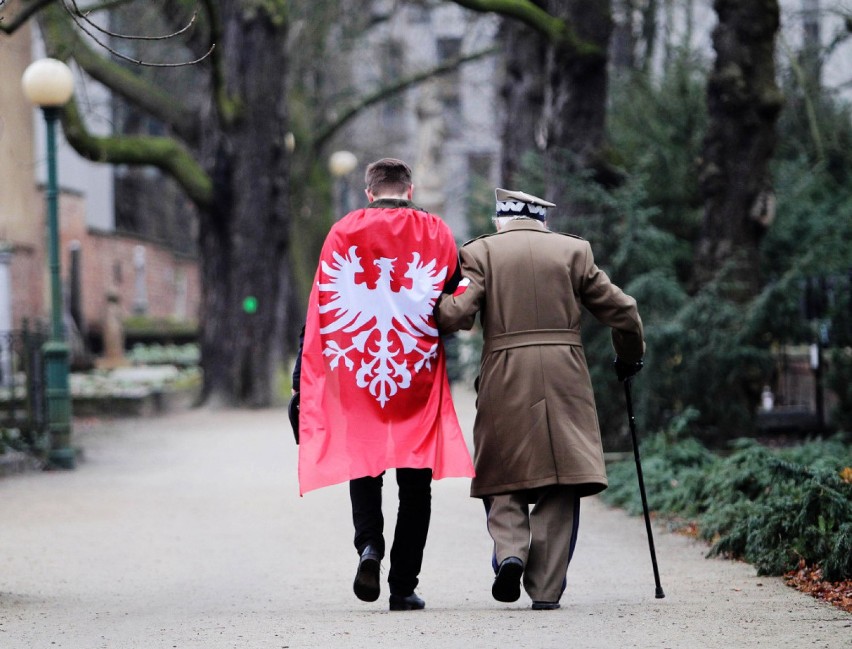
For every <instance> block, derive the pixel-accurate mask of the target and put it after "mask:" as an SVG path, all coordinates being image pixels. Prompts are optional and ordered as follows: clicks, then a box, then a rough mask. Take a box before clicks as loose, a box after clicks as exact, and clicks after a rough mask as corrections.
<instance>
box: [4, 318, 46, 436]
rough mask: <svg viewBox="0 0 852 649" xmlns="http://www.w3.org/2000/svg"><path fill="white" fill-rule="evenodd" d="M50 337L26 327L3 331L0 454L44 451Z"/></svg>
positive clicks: (40, 331) (38, 329) (40, 330)
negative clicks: (46, 349) (7, 449)
mask: <svg viewBox="0 0 852 649" xmlns="http://www.w3.org/2000/svg"><path fill="white" fill-rule="evenodd" d="M46 340H47V333H46V332H45V331H44V330H43V329H40V328H37V329H33V328H30V327H28V326H27V325H26V324H25V326H24V328H23V329H20V330H15V331H0V432H2V437H0V450H2V448H3V447H4V446H7V445H8V446H12V447H14V448H16V449H17V450H23V451H30V452H35V451H40V450H44V444H45V440H46V439H47V399H46V390H45V375H44V357H43V354H42V348H43V346H44V343H45V341H46Z"/></svg>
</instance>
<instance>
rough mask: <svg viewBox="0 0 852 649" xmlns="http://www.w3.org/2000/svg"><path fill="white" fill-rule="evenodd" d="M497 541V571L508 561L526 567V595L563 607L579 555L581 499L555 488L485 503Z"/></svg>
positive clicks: (565, 488)
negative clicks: (576, 551)
mask: <svg viewBox="0 0 852 649" xmlns="http://www.w3.org/2000/svg"><path fill="white" fill-rule="evenodd" d="M484 502H485V509H486V512H487V517H488V533H489V534H490V535H491V538H492V539H494V556H493V557H492V560H493V563H494V567H495V571H496V569H497V566H499V565H500V563H501V562H502V561H503V560H504V559H507V558H508V557H518V558H519V559H520V560H521V561H523V562H524V576H523V584H524V590H526V592H527V594H528V595H529V596H530V598H531V599H532V600H533V601H539V602H558V601H559V599H560V597H562V593H563V591H564V590H565V573H566V572H567V571H568V564H569V563H570V561H571V556H572V555H573V553H574V545H575V543H576V541H577V527H578V525H579V521H580V498H579V496H578V495H577V490H576V489H575V488H574V487H572V486H570V485H551V486H547V487H539V488H537V489H528V490H524V491H518V492H514V493H508V494H501V495H498V496H488V497H486V498H485V499H484Z"/></svg>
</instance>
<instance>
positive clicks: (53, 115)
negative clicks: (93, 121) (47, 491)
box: [21, 59, 76, 469]
mask: <svg viewBox="0 0 852 649" xmlns="http://www.w3.org/2000/svg"><path fill="white" fill-rule="evenodd" d="M21 84H22V86H23V89H24V94H25V95H26V96H27V99H29V100H30V101H31V102H32V103H33V104H35V105H36V106H39V107H40V108H41V109H42V113H43V114H44V121H45V126H46V129H47V191H46V192H45V195H46V198H47V239H48V242H47V250H48V264H49V269H50V323H51V324H50V339H49V340H48V341H47V342H46V343H45V345H44V364H45V374H46V375H47V418H48V426H49V430H50V451H49V452H48V462H49V463H50V465H51V466H53V467H56V468H61V469H73V468H74V465H75V464H76V456H75V452H74V449H73V448H72V447H71V393H70V389H69V384H68V373H69V371H68V365H69V364H68V345H67V344H66V343H65V334H64V328H63V324H62V282H61V276H60V268H59V216H58V185H57V179H56V120H57V119H58V118H59V111H60V110H61V108H62V106H64V105H65V104H66V103H67V102H68V100H69V99H70V98H71V94H72V93H73V92H74V78H73V76H72V74H71V70H70V69H69V68H68V66H67V65H65V63H63V62H62V61H58V60H56V59H40V60H38V61H35V62H33V63H32V64H30V65H29V67H27V69H26V70H25V71H24V75H23V77H22V78H21Z"/></svg>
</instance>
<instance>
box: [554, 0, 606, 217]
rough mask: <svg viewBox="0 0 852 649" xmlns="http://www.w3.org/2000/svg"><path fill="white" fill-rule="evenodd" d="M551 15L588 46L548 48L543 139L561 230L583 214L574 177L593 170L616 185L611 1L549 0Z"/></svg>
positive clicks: (604, 180) (599, 177)
mask: <svg viewBox="0 0 852 649" xmlns="http://www.w3.org/2000/svg"><path fill="white" fill-rule="evenodd" d="M548 9H549V12H550V13H551V14H552V15H554V16H556V17H558V18H562V19H564V20H566V21H567V22H568V23H569V24H571V25H573V26H574V28H575V30H576V32H577V36H578V37H579V38H580V39H581V40H582V42H583V45H584V46H583V49H582V50H581V51H578V49H577V48H575V47H573V46H572V44H571V43H570V42H561V43H558V44H554V45H551V46H550V47H549V49H548V56H547V66H546V70H545V75H546V76H545V78H546V79H547V81H548V83H547V84H546V86H545V96H544V100H545V101H544V118H543V124H542V139H543V141H544V144H545V150H546V151H547V158H548V174H547V178H546V189H545V194H546V196H545V197H546V198H547V199H548V200H552V201H553V202H554V203H556V204H557V205H559V206H560V209H559V210H558V214H559V215H561V218H559V219H557V220H556V222H555V223H553V226H554V228H556V229H568V228H566V225H567V224H566V223H565V222H564V221H565V218H566V217H567V218H568V219H570V217H571V216H572V215H574V214H576V213H577V211H579V210H582V209H583V208H582V206H581V205H579V204H576V203H573V202H572V199H571V192H570V191H569V180H570V179H569V178H568V175H569V174H571V173H574V172H577V171H580V170H590V171H592V172H593V174H594V176H595V178H596V179H597V180H599V181H601V182H603V183H609V182H610V181H611V180H613V179H612V178H611V176H610V171H609V169H608V166H607V165H606V164H605V162H604V159H603V153H602V151H603V145H604V127H605V121H606V100H607V83H608V75H607V58H608V48H609V39H610V35H611V34H612V9H611V2H610V0H600V1H598V2H584V1H582V0H570V1H568V2H559V1H557V0H549V2H548Z"/></svg>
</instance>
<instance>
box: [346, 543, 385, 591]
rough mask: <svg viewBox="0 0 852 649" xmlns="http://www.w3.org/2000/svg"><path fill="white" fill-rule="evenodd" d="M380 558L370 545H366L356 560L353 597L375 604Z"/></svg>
mask: <svg viewBox="0 0 852 649" xmlns="http://www.w3.org/2000/svg"><path fill="white" fill-rule="evenodd" d="M381 559H382V558H381V557H380V556H379V553H378V552H376V549H375V548H374V547H373V546H372V545H368V546H367V547H366V548H364V551H363V552H362V553H361V558H360V559H359V560H358V572H356V573H355V583H353V584H352V590H354V591H355V597H357V598H358V599H360V600H362V601H365V602H375V601H376V600H377V599H379V592H380V587H379V567H380V565H381V564H380V562H381Z"/></svg>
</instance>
